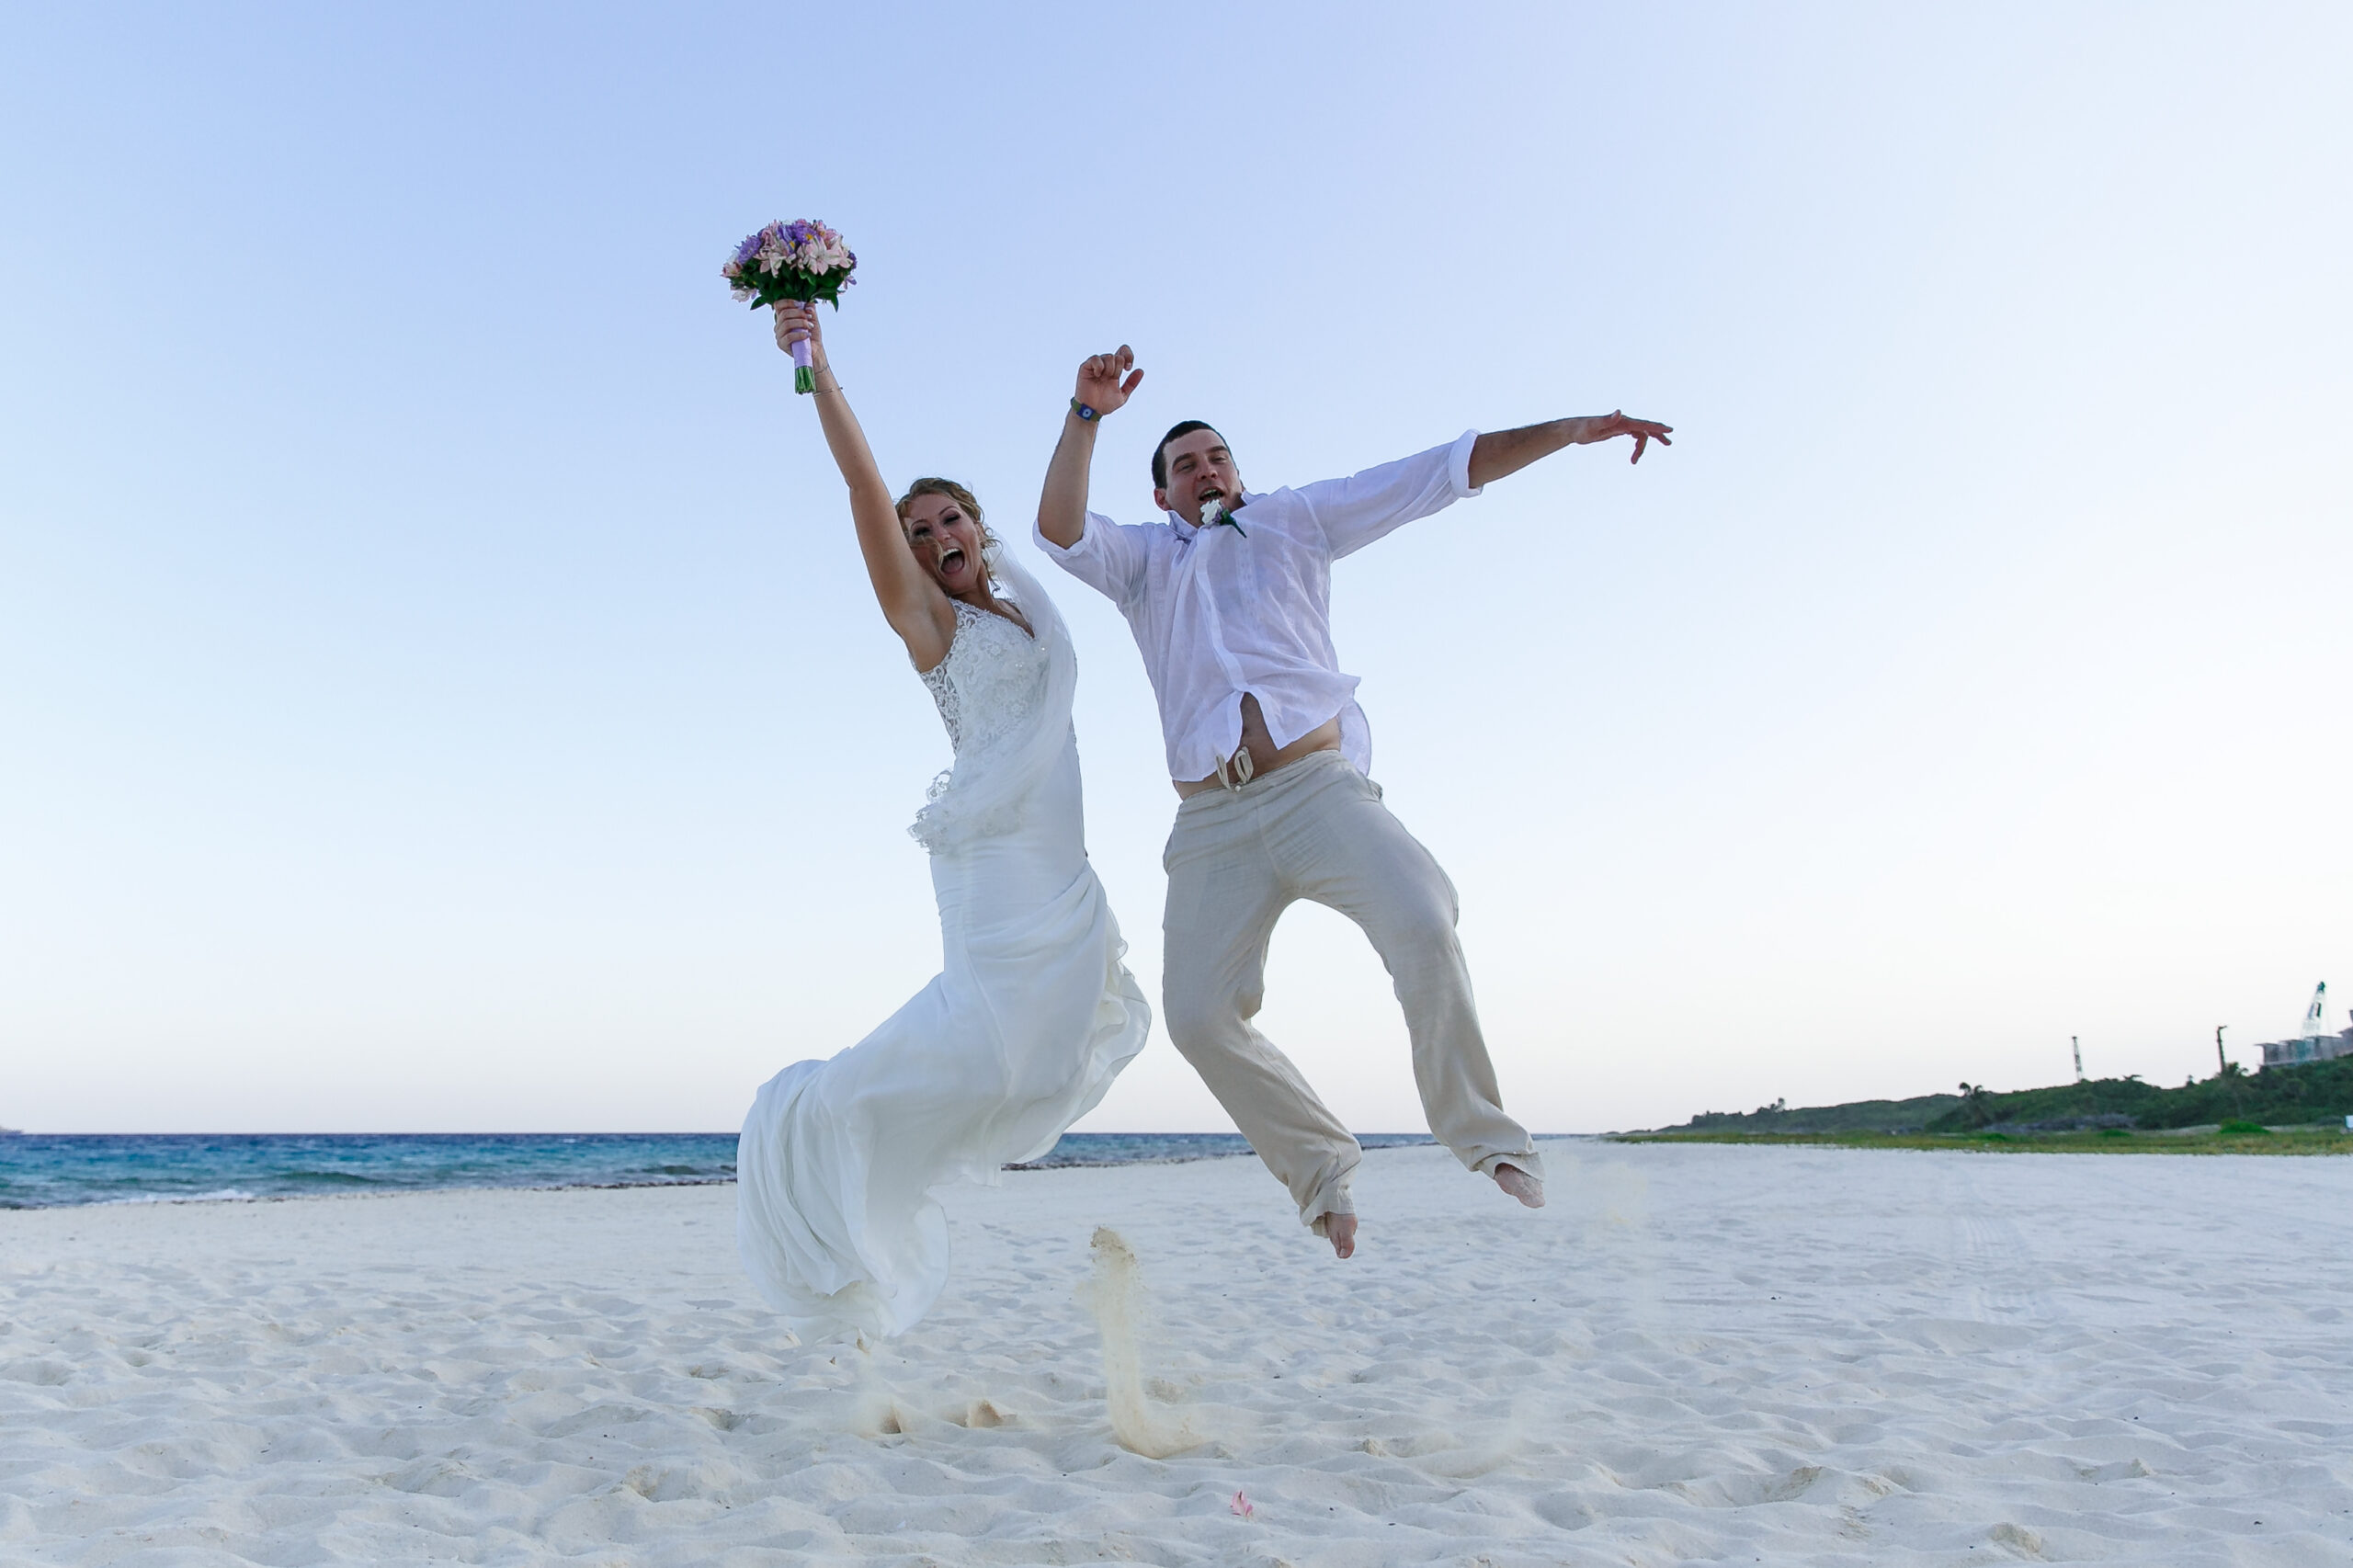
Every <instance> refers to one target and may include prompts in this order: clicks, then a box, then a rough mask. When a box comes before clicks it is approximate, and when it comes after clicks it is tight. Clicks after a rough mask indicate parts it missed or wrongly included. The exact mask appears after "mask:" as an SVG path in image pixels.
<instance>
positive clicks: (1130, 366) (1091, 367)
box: [1072, 343, 1143, 414]
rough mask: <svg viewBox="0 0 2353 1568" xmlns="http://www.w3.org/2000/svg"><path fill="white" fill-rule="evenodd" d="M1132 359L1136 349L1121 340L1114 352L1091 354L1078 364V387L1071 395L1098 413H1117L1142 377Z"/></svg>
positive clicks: (1134, 358) (1134, 359)
mask: <svg viewBox="0 0 2353 1568" xmlns="http://www.w3.org/2000/svg"><path fill="white" fill-rule="evenodd" d="M1135 362H1136V357H1135V351H1134V350H1133V349H1131V348H1130V347H1128V346H1127V345H1126V344H1124V343H1122V344H1120V347H1119V349H1118V351H1117V352H1116V353H1111V354H1097V355H1095V356H1093V357H1092V358H1089V359H1087V360H1086V363H1084V364H1082V365H1080V366H1079V368H1078V390H1077V392H1074V393H1073V394H1072V395H1073V396H1074V397H1076V398H1077V399H1078V401H1079V402H1081V403H1085V404H1086V406H1087V407H1089V408H1091V409H1093V410H1094V411H1095V412H1096V413H1097V414H1111V413H1116V412H1117V411H1118V410H1119V409H1120V407H1121V406H1123V405H1124V404H1125V403H1127V401H1128V397H1129V395H1130V394H1131V393H1132V392H1134V391H1135V390H1136V387H1137V385H1138V384H1139V383H1141V382H1142V380H1143V372H1142V370H1138V369H1135ZM1123 378H1124V379H1123Z"/></svg>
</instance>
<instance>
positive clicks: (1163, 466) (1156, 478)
mask: <svg viewBox="0 0 2353 1568" xmlns="http://www.w3.org/2000/svg"><path fill="white" fill-rule="evenodd" d="M1196 430H1206V431H1208V432H1209V433H1210V434H1211V435H1212V436H1217V438H1218V439H1219V440H1220V441H1221V442H1222V441H1223V440H1224V439H1225V437H1222V436H1218V435H1217V426H1214V425H1212V424H1211V423H1210V422H1209V421H1208V420H1206V419H1180V420H1178V421H1177V422H1176V424H1174V425H1171V426H1169V427H1168V434H1167V435H1165V436H1163V437H1161V438H1160V445H1158V446H1156V447H1154V448H1153V449H1152V487H1153V488H1154V490H1165V489H1167V488H1168V459H1167V457H1166V455H1165V454H1166V453H1167V451H1168V443H1169V442H1171V441H1173V440H1175V439H1176V437H1179V436H1189V435H1191V434H1192V433H1193V432H1194V431H1196Z"/></svg>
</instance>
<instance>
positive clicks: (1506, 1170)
mask: <svg viewBox="0 0 2353 1568" xmlns="http://www.w3.org/2000/svg"><path fill="white" fill-rule="evenodd" d="M1495 1185H1496V1186H1497V1187H1502V1188H1503V1189H1504V1190H1505V1191H1506V1192H1508V1193H1510V1194H1511V1195H1512V1196H1513V1197H1514V1198H1517V1199H1519V1200H1520V1201H1521V1202H1522V1203H1525V1204H1527V1205H1528V1206H1529V1208H1530V1209H1541V1208H1543V1207H1544V1184H1543V1183H1542V1182H1540V1181H1538V1180H1537V1179H1536V1178H1535V1177H1534V1176H1529V1174H1528V1173H1527V1172H1526V1171H1524V1170H1521V1169H1520V1168H1519V1167H1518V1165H1497V1166H1496V1167H1495ZM1340 1256H1342V1257H1346V1256H1348V1255H1347V1253H1342V1254H1341V1255H1340Z"/></svg>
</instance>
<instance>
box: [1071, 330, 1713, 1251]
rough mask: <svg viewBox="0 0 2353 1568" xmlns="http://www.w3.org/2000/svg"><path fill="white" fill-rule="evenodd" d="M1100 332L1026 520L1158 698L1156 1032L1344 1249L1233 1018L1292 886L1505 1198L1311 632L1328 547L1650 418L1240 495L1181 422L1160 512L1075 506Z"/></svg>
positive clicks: (1157, 474)
mask: <svg viewBox="0 0 2353 1568" xmlns="http://www.w3.org/2000/svg"><path fill="white" fill-rule="evenodd" d="M1134 365H1135V356H1134V355H1132V354H1131V353H1130V352H1129V351H1128V349H1127V348H1126V347H1124V346H1123V347H1120V350H1119V351H1118V352H1117V353H1115V354H1098V355H1096V356H1095V357H1094V358H1090V359H1088V360H1087V361H1086V363H1085V364H1084V365H1082V366H1080V367H1079V371H1078V388H1077V395H1075V396H1074V397H1073V398H1072V399H1071V404H1070V412H1069V414H1068V415H1066V416H1065V417H1064V419H1063V435H1062V442H1061V444H1060V445H1059V446H1057V447H1056V448H1055V449H1054V459H1053V462H1052V464H1051V467H1049V468H1048V469H1047V471H1046V488H1045V494H1043V496H1041V497H1040V500H1039V503H1038V540H1039V543H1040V545H1041V546H1042V547H1043V548H1044V550H1045V551H1046V553H1047V554H1048V555H1050V556H1051V557H1052V558H1053V559H1054V560H1055V561H1056V562H1059V563H1060V564H1061V566H1062V567H1063V570H1064V571H1066V572H1068V573H1070V574H1072V575H1073V576H1074V577H1076V578H1078V579H1079V581H1081V582H1083V583H1085V584H1086V585H1088V586H1089V587H1092V588H1095V589H1097V590H1098V591H1100V592H1101V593H1103V594H1106V595H1108V597H1110V599H1111V601H1112V602H1113V603H1115V604H1117V605H1118V606H1119V607H1120V611H1121V613H1123V614H1124V615H1126V617H1127V618H1128V624H1129V626H1130V627H1131V628H1132V629H1133V630H1134V631H1135V638H1136V644H1137V646H1138V647H1139V648H1141V649H1142V652H1143V663H1144V669H1145V670H1146V672H1147V673H1148V674H1149V675H1150V676H1151V677H1152V687H1153V690H1154V693H1155V694H1156V695H1157V696H1158V698H1159V700H1160V724H1161V730H1162V732H1163V733H1164V734H1165V737H1166V739H1167V743H1168V775H1169V778H1170V779H1171V781H1172V782H1174V783H1175V785H1176V793H1177V794H1178V795H1179V796H1180V797H1182V803H1181V804H1179V805H1178V806H1177V808H1176V829H1175V831H1174V832H1172V833H1171V834H1170V835H1169V839H1168V848H1167V852H1166V854H1165V857H1164V863H1165V866H1166V867H1167V870H1168V909H1167V915H1166V917H1165V921H1164V923H1163V930H1164V935H1165V940H1166V944H1167V947H1166V952H1165V963H1164V968H1163V975H1162V1003H1163V1009H1164V1013H1165V1017H1166V1018H1167V1021H1168V1033H1169V1036H1170V1038H1171V1039H1173V1040H1175V1041H1176V1049H1177V1050H1178V1051H1181V1052H1183V1053H1184V1056H1185V1059H1186V1060H1187V1061H1188V1062H1191V1063H1192V1064H1193V1067H1194V1070H1195V1071H1197V1072H1199V1074H1200V1075H1201V1078H1202V1081H1203V1082H1205V1083H1207V1084H1208V1085H1209V1087H1210V1092H1211V1094H1214V1095H1215V1096H1217V1097H1218V1102H1219V1103H1220V1104H1221V1105H1222V1106H1224V1107H1225V1108H1226V1112H1227V1114H1228V1115H1230V1116H1232V1117H1233V1120H1234V1124H1235V1125H1236V1126H1238V1127H1240V1128H1241V1129H1242V1131H1243V1134H1244V1136H1245V1137H1247V1138H1248V1139H1249V1140H1250V1146H1251V1147H1252V1148H1253V1149H1256V1151H1257V1152H1258V1157H1259V1158H1260V1159H1262V1160H1264V1161H1265V1162H1266V1163H1267V1169H1268V1170H1270V1171H1272V1172H1273V1173H1274V1174H1275V1176H1276V1177H1277V1178H1278V1179H1279V1180H1280V1181H1281V1182H1282V1183H1283V1185H1284V1186H1285V1187H1289V1188H1290V1195H1291V1198H1292V1199H1293V1200H1294V1201H1295V1202H1296V1203H1298V1205H1299V1212H1300V1218H1301V1219H1302V1221H1304V1222H1306V1223H1307V1224H1309V1225H1311V1226H1312V1227H1313V1228H1314V1230H1315V1232H1316V1233H1317V1234H1319V1235H1323V1236H1325V1237H1327V1238H1329V1240H1330V1241H1331V1243H1332V1248H1333V1250H1334V1251H1335V1252H1336V1253H1338V1254H1339V1256H1342V1257H1347V1256H1349V1255H1350V1254H1352V1253H1353V1252H1355V1250H1356V1231H1357V1219H1356V1209H1355V1205H1354V1203H1353V1202H1352V1201H1351V1200H1350V1199H1349V1197H1348V1178H1349V1176H1351V1175H1353V1174H1354V1173H1355V1171H1356V1168H1357V1163H1358V1161H1359V1160H1360V1159H1361V1158H1362V1157H1363V1151H1362V1150H1361V1149H1359V1148H1358V1146H1357V1141H1356V1140H1355V1139H1354V1138H1352V1137H1350V1136H1349V1135H1348V1131H1347V1128H1345V1127H1343V1126H1341V1125H1340V1123H1339V1120H1338V1119H1336V1118H1335V1117H1334V1116H1333V1115H1332V1113H1331V1112H1330V1111H1329V1110H1327V1109H1326V1108H1324V1102H1323V1101H1322V1100H1320V1099H1318V1098H1317V1097H1316V1096H1315V1091H1314V1090H1313V1089H1311V1088H1309V1087H1308V1085H1307V1080H1306V1079H1304V1078H1302V1077H1301V1076H1300V1074H1299V1069H1298V1068H1297V1067H1295V1066H1293V1065H1292V1064H1291V1062H1290V1058H1289V1057H1287V1056H1285V1055H1284V1054H1283V1053H1282V1052H1281V1051H1278V1050H1276V1049H1275V1046H1274V1043H1273V1042H1272V1041H1271V1040H1267V1037H1266V1036H1264V1035H1262V1034H1260V1033H1259V1032H1258V1031H1257V1030H1256V1028H1253V1027H1252V1026H1251V1022H1250V1020H1251V1019H1252V1017H1255V1016H1256V1014H1257V1011H1258V1005H1259V1002H1260V1000H1261V998H1262V994H1263V993H1264V990H1265V966H1266V959H1267V940H1268V938H1269V937H1272V935H1273V933H1274V927H1275V921H1276V920H1277V919H1278V918H1279V916H1280V915H1281V914H1282V912H1283V911H1284V909H1286V908H1287V907H1289V906H1290V904H1291V903H1294V902H1296V901H1297V900H1299V899H1302V898H1306V899H1313V900H1314V901H1315V902H1316V903H1323V904H1327V905H1329V906H1330V907H1332V908H1334V909H1336V910H1338V911H1339V912H1340V913H1341V914H1343V915H1347V917H1348V918H1349V919H1351V920H1354V921H1355V922H1356V923H1357V924H1358V926H1362V927H1363V928H1364V932H1365V935H1366V936H1367V937H1370V938H1371V939H1372V945H1373V948H1374V949H1375V950H1376V951H1378V952H1379V953H1380V955H1381V962H1382V963H1383V964H1385V965H1387V966H1388V969H1389V973H1390V977H1391V979H1392V980H1393V981H1394V982H1395V983H1396V988H1397V1000H1398V1001H1399V1003H1401V1004H1402V1005H1403V1006H1404V1011H1405V1028H1406V1032H1407V1034H1408V1036H1409V1037H1410V1038H1411V1040H1412V1042H1413V1057H1414V1081H1415V1086H1416V1087H1418V1088H1419V1089H1420V1090H1421V1096H1422V1107H1423V1108H1424V1110H1426V1111H1427V1113H1428V1116H1429V1124H1430V1131H1432V1132H1434V1133H1436V1134H1437V1135H1438V1140H1439V1141H1440V1142H1443V1143H1445V1144H1446V1146H1447V1147H1448V1148H1449V1149H1451V1150H1453V1151H1454V1153H1455V1157H1456V1158H1458V1159H1460V1160H1461V1162H1462V1163H1463V1164H1464V1165H1468V1166H1470V1167H1471V1168H1472V1170H1475V1171H1479V1172H1481V1173H1483V1174H1484V1175H1486V1176H1492V1177H1494V1178H1495V1183H1496V1185H1497V1186H1499V1187H1502V1188H1503V1189H1504V1190H1505V1191H1506V1192H1507V1193H1509V1194H1511V1195H1512V1196H1513V1197H1514V1198H1517V1199H1519V1200H1520V1201H1521V1202H1522V1203H1525V1204H1526V1205H1528V1206H1529V1208H1531V1209H1536V1208H1540V1207H1542V1205H1543V1202H1544V1187H1543V1183H1542V1180H1541V1177H1542V1174H1543V1173H1542V1166H1541V1165H1540V1163H1539V1162H1538V1160H1537V1157H1536V1152H1535V1149H1534V1147H1533V1146H1532V1145H1531V1143H1530V1142H1529V1136H1528V1130H1527V1129H1526V1128H1523V1127H1522V1126H1520V1125H1519V1123H1518V1122H1517V1121H1514V1120H1513V1119H1511V1118H1510V1117H1508V1116H1506V1115H1505V1114H1504V1108H1503V1102H1502V1095H1501V1092H1500V1091H1499V1090H1498V1089H1497V1088H1496V1086H1495V1068H1494V1066H1493V1065H1492V1064H1491V1063H1490V1062H1488V1060H1487V1042H1486V1040H1485V1039H1484V1037H1483V1036H1482V1035H1481V1033H1480V1031H1479V1015H1478V1012H1477V1010H1476V1009H1475V1008H1474V1007H1473V1006H1472V1000H1471V974H1470V971H1469V970H1468V969H1467V968H1466V967H1465V965H1464V963H1463V959H1462V949H1461V944H1460V943H1459V942H1457V940H1456V939H1455V931H1454V924H1455V915H1456V907H1455V895H1454V884H1453V883H1452V882H1451V881H1448V880H1447V875H1446V873H1445V872H1444V871H1443V870H1441V869H1439V868H1438V862H1437V861H1436V860H1435V859H1433V858H1431V857H1430V852H1429V851H1428V850H1427V849H1425V848H1423V847H1422V846H1421V844H1420V843H1419V842H1418V841H1417V840H1415V837H1414V836H1413V835H1411V834H1409V833H1407V832H1406V831H1405V829H1404V825H1403V824H1400V823H1399V822H1398V821H1397V819H1396V818H1395V817H1393V816H1392V815H1390V813H1389V810H1388V808H1387V807H1386V806H1384V805H1382V804H1381V787H1380V786H1379V785H1378V784H1375V783H1373V782H1372V781H1371V780H1370V778H1366V777H1365V774H1366V771H1367V769H1368V768H1369V767H1370V763H1371V757H1372V747H1371V737H1370V733H1368V731H1367V729H1366V725H1365V717H1364V712H1363V710H1361V709H1359V708H1358V706H1357V704H1356V688H1357V680H1356V677H1355V676H1350V675H1345V674H1343V673H1341V670H1340V667H1339V661H1338V658H1337V655H1336V654H1335V653H1334V652H1333V649H1332V632H1331V606H1330V599H1331V567H1332V562H1335V561H1336V560H1338V559H1339V558H1340V557H1341V556H1343V555H1347V554H1349V553H1350V552H1351V551H1358V550H1361V549H1362V548H1364V547H1365V546H1366V545H1368V544H1370V543H1371V542H1372V541H1373V540H1377V539H1380V538H1381V536H1382V535H1384V534H1386V533H1388V532H1389V531H1390V530H1391V529H1392V528H1397V527H1399V526H1401V525H1403V524H1405V523H1410V522H1412V521H1414V520H1415V518H1417V517H1428V516H1429V515H1430V514H1431V513H1432V512H1435V511H1438V509H1440V508H1441V507H1444V506H1449V505H1451V504H1452V503H1453V502H1454V501H1455V500H1456V499H1457V498H1459V497H1461V496H1466V495H1476V494H1479V491H1480V488H1481V487H1482V486H1483V485H1484V484H1485V483H1487V482H1488V481H1489V480H1494V479H1501V478H1503V477H1504V476H1505V475H1506V474H1508V473H1513V472H1518V470H1520V469H1523V468H1525V467H1527V466H1528V465H1529V463H1532V462H1534V461H1535V460H1537V459H1539V458H1541V457H1546V456H1549V455H1550V454H1552V453H1553V452H1556V451H1559V450H1560V449H1562V448H1563V447H1567V446H1577V445H1584V444H1586V443H1589V442H1594V441H1606V440H1608V439H1610V438H1611V437H1617V436H1631V437H1633V439H1634V460H1636V461H1640V460H1642V455H1643V449H1644V448H1645V447H1646V446H1647V445H1648V444H1649V443H1650V442H1652V441H1656V442H1658V443H1659V444H1660V445H1661V446H1668V445H1671V444H1672V443H1671V442H1669V441H1668V440H1667V432H1668V431H1669V430H1670V429H1671V428H1673V427H1672V426H1665V425H1654V424H1652V423H1650V422H1649V421H1648V420H1643V419H1629V418H1627V417H1626V416H1625V415H1622V414H1609V415H1596V416H1593V417H1590V418H1584V419H1556V420H1553V421H1552V423H1550V424H1547V425H1530V426H1524V427H1522V428H1520V429H1518V430H1506V431H1502V432H1499V433H1496V434H1493V435H1481V434H1479V433H1478V432H1476V431H1466V432H1464V434H1463V436H1462V437H1461V439H1460V440H1457V441H1454V442H1452V443H1450V444H1449V445H1447V446H1442V447H1433V448H1431V449H1429V450H1428V451H1427V452H1423V453H1420V454H1419V455H1417V456H1415V457H1410V458H1404V459H1401V460H1398V461H1396V462H1392V463H1384V464H1382V465H1381V467H1379V468H1371V469H1367V470H1365V472H1362V473H1359V474H1357V475H1355V476H1353V477H1351V478H1348V479H1327V480H1324V481H1321V482H1320V483H1314V484H1308V485H1303V486H1302V487H1300V488H1298V489H1296V490H1292V489H1283V490H1277V491H1273V492H1271V493H1265V494H1261V493H1257V492H1252V491H1245V489H1244V488H1243V484H1242V474H1241V471H1240V468H1239V466H1238V465H1237V463H1236V462H1235V460H1234V457H1233V452H1232V451H1231V450H1230V449H1228V448H1227V446H1226V444H1225V437H1222V436H1221V435H1219V434H1218V433H1217V431H1216V430H1215V429H1213V428H1212V427H1211V426H1208V425H1205V424H1203V423H1202V422H1201V421H1199V420H1198V419H1188V420H1186V421H1185V422H1184V423H1182V424H1180V425H1178V426H1176V427H1174V428H1173V429H1171V430H1170V431H1169V432H1168V434H1167V435H1165V437H1161V442H1160V445H1159V447H1158V448H1157V449H1154V452H1153V457H1152V483H1153V492H1152V498H1153V500H1154V503H1155V504H1157V505H1158V506H1160V507H1161V509H1162V510H1163V511H1164V512H1165V514H1166V518H1165V521H1162V522H1157V523H1147V524H1144V525H1142V527H1138V526H1135V525H1133V524H1127V523H1115V522H1113V521H1112V520H1111V519H1110V518H1108V517H1103V516H1101V515H1100V514H1097V513H1093V512H1089V511H1088V510H1087V509H1086V490H1087V475H1088V472H1089V470H1090V468H1091V467H1092V465H1093V462H1094V457H1095V437H1096V432H1097V427H1098V422H1099V421H1100V420H1101V419H1102V417H1103V416H1104V415H1108V414H1110V413H1113V412H1115V411H1116V410H1118V409H1119V408H1120V406H1121V405H1122V404H1124V403H1126V402H1127V401H1128V397H1129V394H1131V392H1134V391H1135V389H1136V385H1137V383H1138V382H1140V381H1142V380H1143V372H1142V370H1138V369H1134Z"/></svg>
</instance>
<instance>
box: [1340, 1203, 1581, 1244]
mask: <svg viewBox="0 0 2353 1568" xmlns="http://www.w3.org/2000/svg"><path fill="white" fill-rule="evenodd" d="M1538 1201H1539V1202H1541V1201H1542V1199H1538ZM1324 1239H1325V1240H1326V1241H1328V1242H1330V1243H1331V1244H1332V1250H1333V1251H1334V1252H1336V1253H1337V1254H1339V1255H1340V1256H1342V1257H1353V1256H1355V1255H1356V1250H1357V1217H1356V1216H1355V1215H1353V1214H1326V1215H1324Z"/></svg>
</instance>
